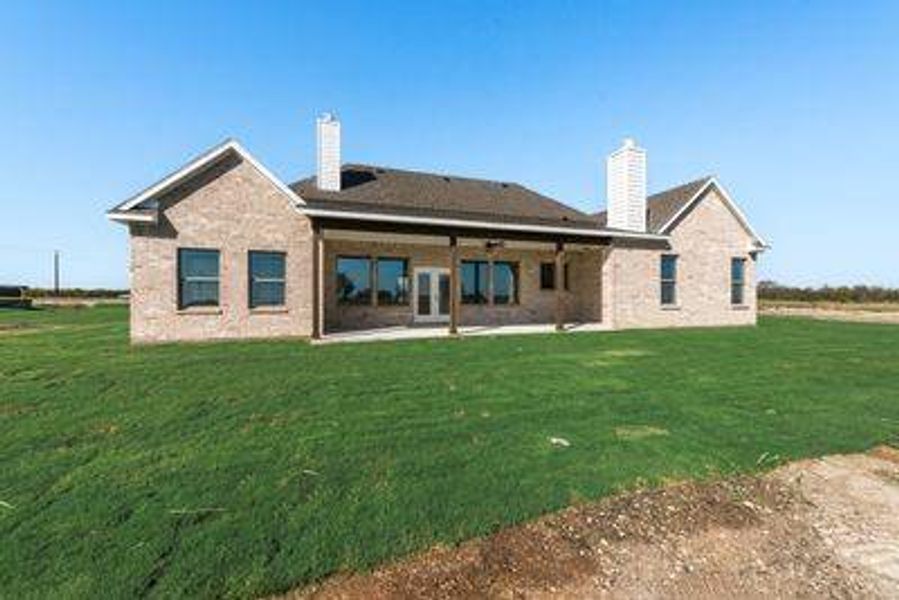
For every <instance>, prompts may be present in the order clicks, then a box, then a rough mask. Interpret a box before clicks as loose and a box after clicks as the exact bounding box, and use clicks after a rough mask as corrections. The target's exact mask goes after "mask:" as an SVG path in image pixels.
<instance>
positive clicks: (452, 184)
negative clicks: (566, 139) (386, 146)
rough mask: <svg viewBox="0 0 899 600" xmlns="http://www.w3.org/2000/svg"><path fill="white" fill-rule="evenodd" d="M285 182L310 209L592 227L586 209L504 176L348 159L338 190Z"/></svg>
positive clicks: (312, 180)
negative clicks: (411, 168) (446, 172)
mask: <svg viewBox="0 0 899 600" xmlns="http://www.w3.org/2000/svg"><path fill="white" fill-rule="evenodd" d="M290 187H291V189H292V190H293V191H294V192H296V193H297V194H298V195H299V196H301V197H302V198H303V199H304V200H305V201H306V205H307V207H308V208H310V209H327V210H336V211H353V212H378V213H381V214H394V215H400V214H402V215H409V216H419V217H433V218H443V219H461V220H481V221H484V220H489V221H498V222H501V223H511V222H514V223H527V224H533V225H545V226H554V227H565V228H589V229H596V222H595V221H594V220H593V219H592V218H591V217H590V215H588V214H586V213H583V212H581V211H579V210H576V209H574V208H571V207H569V206H566V205H564V204H562V203H560V202H557V201H555V200H553V199H552V198H548V197H546V196H543V195H542V194H539V193H537V192H535V191H533V190H530V189H528V188H526V187H524V186H522V185H519V184H517V183H508V182H504V181H491V180H486V179H473V178H470V177H457V176H454V175H441V174H437V173H422V172H418V171H406V170H401V169H391V168H386V167H379V166H372V165H360V164H349V165H344V166H343V167H342V168H341V190H340V191H337V192H332V191H324V190H320V189H318V187H317V186H316V182H315V178H314V177H309V178H306V179H302V180H300V181H297V182H296V183H293V184H291V186H290Z"/></svg>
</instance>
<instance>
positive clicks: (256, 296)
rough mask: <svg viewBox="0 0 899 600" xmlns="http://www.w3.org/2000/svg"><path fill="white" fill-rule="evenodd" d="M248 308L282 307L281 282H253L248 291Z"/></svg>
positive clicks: (282, 285)
mask: <svg viewBox="0 0 899 600" xmlns="http://www.w3.org/2000/svg"><path fill="white" fill-rule="evenodd" d="M250 296H251V298H250V306H283V305H284V282H283V281H254V282H253V286H252V288H251V291H250Z"/></svg>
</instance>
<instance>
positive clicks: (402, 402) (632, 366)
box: [0, 307, 899, 598]
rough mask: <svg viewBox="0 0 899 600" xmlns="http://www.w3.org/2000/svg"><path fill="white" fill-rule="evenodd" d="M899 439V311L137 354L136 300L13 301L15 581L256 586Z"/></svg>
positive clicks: (7, 389)
mask: <svg viewBox="0 0 899 600" xmlns="http://www.w3.org/2000/svg"><path fill="white" fill-rule="evenodd" d="M897 434H899V326H890V325H869V324H850V323H839V322H824V321H812V320H802V319H786V318H777V319H775V318H772V319H764V320H762V322H761V324H760V325H759V327H757V328H738V329H715V330H712V329H707V330H684V331H642V332H625V333H614V334H609V333H606V334H586V333H584V334H572V335H543V336H523V337H497V338H469V339H463V340H434V341H416V342H402V343H383V344H381V343H378V344H362V345H336V346H322V347H310V346H308V345H307V344H305V343H302V342H297V341H259V342H242V343H220V344H185V345H166V346H155V347H139V348H132V347H129V345H128V341H127V311H126V310H125V309H124V308H121V307H106V308H94V309H81V310H74V309H57V310H43V311H33V312H11V311H7V312H0V467H2V468H0V539H2V545H0V595H2V596H4V597H16V598H19V597H34V596H37V597H47V596H54V597H85V598H86V597H129V598H130V597H141V596H165V597H168V596H192V597H193V596H201V597H211V596H226V597H245V598H247V597H253V596H258V595H262V594H267V593H273V592H278V591H283V590H287V589H290V588H291V587H293V586H296V585H299V584H302V583H304V582H309V581H312V580H315V579H318V578H321V577H323V576H325V575H327V574H329V573H332V572H334V571H337V570H341V569H365V568H367V567H371V566H372V565H375V564H377V563H379V562H382V561H384V560H386V559H389V558H392V557H397V556H400V555H403V554H407V553H410V552H412V551H415V550H420V549H423V548H426V547H428V546H431V545H433V544H437V543H453V542H457V541H460V540H463V539H465V538H469V537H472V536H477V535H481V534H486V533H488V532H491V531H494V530H496V529H498V528H501V527H503V526H506V525H509V524H511V523H515V522H519V521H522V520H525V519H530V518H532V517H535V516H537V515H539V514H541V513H545V512H547V511H553V510H556V509H559V508H561V507H564V506H566V505H568V504H571V503H574V502H580V501H584V500H587V499H592V498H597V497H599V496H602V495H605V494H610V493H613V492H615V491H617V490H621V489H625V488H630V487H633V486H637V485H651V484H657V483H661V482H664V481H667V480H672V479H682V478H690V477H707V476H712V475H716V474H723V473H731V472H735V471H753V470H757V469H762V468H768V467H770V466H772V465H773V464H775V463H777V462H778V461H784V460H787V459H792V458H798V457H804V456H814V455H821V454H826V453H833V452H845V451H857V450H862V449H865V448H868V447H870V446H872V445H874V444H877V443H881V442H891V441H892V442H895V441H897V439H899V438H897ZM551 437H559V438H564V439H565V440H567V441H568V442H569V443H570V445H569V446H567V447H565V446H564V445H559V444H556V445H554V444H552V443H551V442H550V441H549V438H551Z"/></svg>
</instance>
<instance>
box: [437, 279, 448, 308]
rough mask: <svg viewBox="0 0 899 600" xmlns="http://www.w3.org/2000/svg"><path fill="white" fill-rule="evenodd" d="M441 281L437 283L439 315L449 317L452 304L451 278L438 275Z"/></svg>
mask: <svg viewBox="0 0 899 600" xmlns="http://www.w3.org/2000/svg"><path fill="white" fill-rule="evenodd" d="M438 277H439V278H440V279H438V281H437V286H438V287H439V288H440V289H439V295H438V297H437V314H440V315H448V314H449V304H450V278H449V275H447V274H444V273H441V274H440V275H438Z"/></svg>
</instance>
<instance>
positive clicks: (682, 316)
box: [602, 189, 756, 329]
mask: <svg viewBox="0 0 899 600" xmlns="http://www.w3.org/2000/svg"><path fill="white" fill-rule="evenodd" d="M752 244H753V238H752V236H751V235H750V234H749V233H748V232H747V231H746V229H745V228H744V227H743V226H742V225H741V224H740V222H739V221H738V220H737V219H736V217H735V216H734V214H733V213H732V212H731V211H730V209H729V208H728V207H727V205H726V204H725V202H724V200H722V198H721V197H720V195H719V194H718V192H717V191H716V190H715V189H710V190H709V191H708V192H706V194H705V196H704V197H703V198H702V199H700V200H699V202H698V203H697V204H696V205H695V207H694V208H693V209H692V210H690V211H689V212H688V213H687V214H686V216H684V217H682V219H681V222H679V223H678V224H677V225H676V227H675V228H674V229H673V230H672V232H671V246H670V247H668V246H667V244H657V245H654V246H653V245H647V244H645V243H641V244H640V245H635V244H626V243H621V242H616V243H615V245H614V247H613V248H612V249H611V251H610V252H609V256H608V258H607V260H606V261H605V264H604V265H603V269H602V279H603V286H602V289H603V304H604V306H606V307H608V308H607V310H606V319H607V322H608V324H609V325H610V326H611V327H612V328H614V329H628V328H636V327H694V326H713V325H753V324H755V322H756V268H755V266H756V265H755V259H754V257H753V255H750V252H751V251H752V250H753V246H752ZM662 254H676V255H677V256H678V259H677V303H676V304H675V306H673V307H665V306H662V304H661V291H660V276H661V272H660V271H661V255H662ZM737 257H741V258H745V259H746V272H745V279H746V287H745V292H744V298H745V301H746V303H745V305H741V306H732V305H731V303H730V261H731V258H737Z"/></svg>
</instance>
